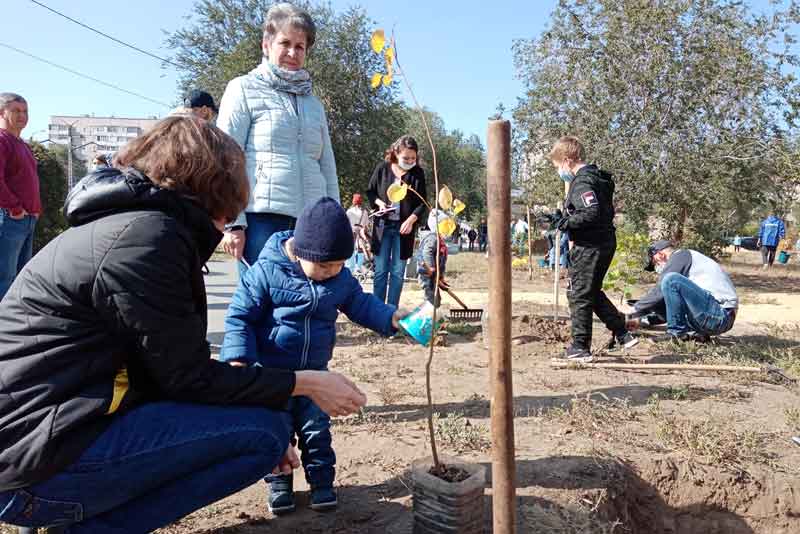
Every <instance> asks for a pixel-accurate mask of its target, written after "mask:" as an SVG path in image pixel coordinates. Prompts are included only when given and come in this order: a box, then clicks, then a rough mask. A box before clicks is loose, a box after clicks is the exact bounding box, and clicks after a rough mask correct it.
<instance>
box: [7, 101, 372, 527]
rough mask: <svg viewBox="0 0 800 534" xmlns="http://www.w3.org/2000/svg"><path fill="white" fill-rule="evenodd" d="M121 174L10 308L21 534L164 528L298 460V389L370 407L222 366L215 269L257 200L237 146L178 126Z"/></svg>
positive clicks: (109, 174)
mask: <svg viewBox="0 0 800 534" xmlns="http://www.w3.org/2000/svg"><path fill="white" fill-rule="evenodd" d="M115 165H116V167H117V168H108V169H103V170H99V171H97V172H95V173H93V174H90V175H89V176H87V177H86V178H84V179H83V180H81V182H80V183H78V184H77V185H76V186H75V188H74V189H73V190H72V191H71V192H70V195H69V198H68V199H67V202H66V205H65V214H66V216H67V219H68V221H69V223H70V226H71V228H69V229H68V230H67V231H65V232H64V233H63V234H61V235H60V236H58V237H57V238H56V239H54V240H53V241H51V242H50V243H49V244H48V245H47V246H46V247H45V248H43V249H42V250H41V251H40V252H39V253H38V254H37V255H36V256H35V257H34V258H33V259H32V260H31V261H30V262H29V263H28V264H27V265H26V266H25V268H24V269H23V270H22V272H21V273H20V274H19V276H18V277H17V279H16V280H15V282H14V283H13V285H12V286H11V289H10V290H9V292H8V294H7V295H6V296H5V298H4V299H3V301H2V303H0V522H3V523H10V524H14V525H19V526H22V527H28V528H24V529H22V531H25V530H29V528H30V527H55V528H51V529H50V530H51V531H55V530H58V531H61V532H71V533H72V532H75V533H78V532H87V533H89V532H91V533H93V534H99V533H105V532H126V533H136V532H150V531H152V530H155V529H156V528H158V527H161V526H163V525H166V524H168V523H170V522H172V521H175V520H176V519H178V518H180V517H182V516H184V515H186V514H188V513H190V512H192V511H194V510H196V509H198V508H201V507H203V506H205V505H207V504H209V503H212V502H214V501H216V500H218V499H221V498H223V497H225V496H227V495H230V494H232V493H235V492H236V491H238V490H240V489H242V488H245V487H247V486H248V485H250V484H252V483H253V482H255V481H257V480H258V479H260V478H262V477H263V476H265V475H267V474H269V473H270V472H272V471H273V470H275V471H282V472H285V473H288V472H290V471H291V469H292V468H294V467H297V466H298V461H297V455H296V454H295V453H294V449H293V448H292V447H291V446H289V431H290V428H289V426H288V425H287V422H286V421H285V420H284V415H283V414H282V412H280V411H275V410H279V409H280V408H281V407H282V406H283V405H284V403H286V401H287V399H289V397H290V396H293V395H306V396H309V397H311V398H312V399H313V400H314V402H316V403H317V404H318V405H319V406H320V407H321V408H322V409H323V410H324V411H326V412H327V413H329V414H331V415H341V414H346V413H351V412H353V411H355V410H357V409H358V408H359V407H360V406H362V405H363V404H364V403H365V402H366V398H365V397H364V395H363V394H362V393H361V392H360V391H359V390H358V389H357V388H356V387H355V386H354V385H353V384H352V382H350V381H349V380H347V379H346V378H345V377H343V376H341V375H338V374H335V373H329V372H314V371H299V372H291V371H284V370H272V369H264V368H259V367H232V366H229V365H227V364H224V363H221V362H218V361H216V360H213V359H211V357H210V352H209V346H208V343H207V342H206V327H207V316H206V292H205V287H204V284H203V275H202V271H201V267H202V265H203V264H204V263H205V262H206V261H207V260H208V259H209V257H210V256H211V253H212V252H213V251H214V249H215V247H216V246H217V244H218V243H219V241H220V239H221V238H222V232H221V231H220V230H221V229H222V228H223V227H224V225H225V223H226V222H228V221H231V220H233V219H235V218H236V216H237V215H238V214H239V212H241V211H242V210H243V209H244V208H245V206H246V205H247V201H248V195H249V193H248V189H249V187H248V181H247V176H246V173H245V163H244V155H243V153H242V151H241V149H240V148H239V147H238V145H237V144H236V143H235V142H234V141H233V139H231V138H230V137H228V136H227V135H226V134H224V133H223V132H222V131H220V130H219V129H217V128H215V127H214V126H212V125H210V124H209V123H207V122H205V121H203V120H201V119H196V118H191V117H170V118H167V119H165V120H163V121H161V122H160V123H158V124H157V125H156V126H155V127H154V128H153V129H152V130H150V131H149V132H147V133H146V134H144V135H143V136H141V137H139V138H137V139H135V140H134V141H132V142H131V143H129V144H128V145H127V146H126V147H125V148H124V149H123V150H122V152H121V153H120V154H119V155H118V157H117V159H116V161H115Z"/></svg>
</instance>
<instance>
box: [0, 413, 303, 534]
mask: <svg viewBox="0 0 800 534" xmlns="http://www.w3.org/2000/svg"><path fill="white" fill-rule="evenodd" d="M288 444H289V426H288V416H287V414H286V413H284V412H277V411H271V410H267V409H265V408H253V407H236V406H230V407H220V406H208V405H202V404H179V403H173V402H158V403H151V404H145V405H143V406H140V407H139V408H135V409H133V410H131V411H130V412H128V413H125V414H122V415H119V416H116V417H115V418H114V421H113V422H112V423H111V425H110V426H109V428H108V429H107V430H106V431H105V432H104V433H103V434H101V435H100V437H99V438H97V440H96V441H95V442H94V443H93V444H92V445H91V446H90V447H89V448H88V449H87V450H86V451H84V452H83V454H82V455H81V457H80V458H79V459H78V460H77V461H76V462H75V463H73V464H72V465H70V466H69V467H67V468H65V469H64V470H63V471H61V472H60V473H58V474H56V475H55V476H53V477H52V478H50V479H48V480H46V481H44V482H41V483H39V484H34V485H32V486H29V487H27V488H24V489H20V490H11V491H6V492H0V522H4V523H10V524H13V525H19V526H28V527H37V526H67V527H68V528H67V532H69V533H70V534H75V533H87V534H89V533H92V534H106V533H114V534H123V533H124V534H134V533H147V532H151V531H153V530H155V529H157V528H159V527H162V526H164V525H167V524H169V523H171V522H173V521H176V520H177V519H180V518H181V517H183V516H185V515H187V514H189V513H191V512H193V511H194V510H197V509H199V508H202V507H204V506H207V505H208V504H211V503H213V502H215V501H217V500H219V499H222V498H223V497H226V496H228V495H231V494H233V493H236V492H237V491H239V490H241V489H243V488H246V487H248V486H250V485H251V484H253V483H254V482H256V481H258V480H259V479H261V478H263V477H264V476H265V475H266V474H267V473H270V472H271V471H272V469H273V468H274V467H275V466H276V465H277V464H278V461H279V460H280V459H281V457H282V456H283V454H284V453H285V452H286V448H287V446H288Z"/></svg>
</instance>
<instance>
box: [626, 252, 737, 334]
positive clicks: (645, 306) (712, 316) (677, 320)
mask: <svg viewBox="0 0 800 534" xmlns="http://www.w3.org/2000/svg"><path fill="white" fill-rule="evenodd" d="M648 256H649V258H650V263H649V264H648V265H647V267H645V270H647V271H656V272H657V273H659V275H660V276H659V279H658V283H657V284H656V285H655V287H654V288H652V289H651V290H650V291H649V292H648V293H647V294H646V295H645V296H644V297H642V298H641V299H640V300H638V301H637V302H636V303H635V304H634V305H633V306H632V307H631V306H624V307H623V309H622V311H623V312H625V313H626V314H627V317H626V319H627V324H628V327H629V328H632V329H633V328H638V327H639V326H641V325H642V323H643V321H644V320H645V318H647V317H649V316H651V315H652V314H658V315H663V316H665V317H666V319H667V334H666V335H665V336H663V337H660V338H658V340H659V341H675V340H679V341H685V340H688V339H695V340H700V341H703V340H706V339H707V338H708V337H709V336H715V335H719V334H722V333H724V332H727V331H728V330H730V329H731V328H732V327H733V323H734V321H735V320H736V311H737V309H738V307H739V298H738V296H737V295H736V288H735V287H734V286H733V282H731V279H730V277H729V276H728V274H727V273H726V272H725V271H723V270H722V267H720V265H719V264H718V263H717V262H715V261H714V260H712V259H711V258H709V257H708V256H705V255H703V254H701V253H700V252H697V251H696V250H691V249H680V248H676V247H674V246H673V244H672V243H671V242H669V241H665V240H662V241H656V242H655V243H653V244H652V245H650V248H649V249H648Z"/></svg>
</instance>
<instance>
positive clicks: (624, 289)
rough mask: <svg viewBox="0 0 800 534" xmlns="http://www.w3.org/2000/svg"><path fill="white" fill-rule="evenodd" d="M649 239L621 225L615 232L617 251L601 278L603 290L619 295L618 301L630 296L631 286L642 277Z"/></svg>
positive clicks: (646, 259) (646, 260) (645, 235)
mask: <svg viewBox="0 0 800 534" xmlns="http://www.w3.org/2000/svg"><path fill="white" fill-rule="evenodd" d="M649 244H650V240H649V239H648V237H647V234H644V233H641V232H639V233H637V232H635V231H632V230H631V229H630V227H625V226H623V227H622V228H620V229H619V231H618V232H617V252H616V254H614V259H613V260H611V265H610V266H609V269H608V274H607V275H606V278H605V280H603V291H607V292H611V293H612V294H614V295H616V296H618V297H619V300H620V302H622V300H623V299H625V298H630V297H631V291H632V290H633V286H634V285H635V284H636V283H638V282H639V281H640V279H641V277H642V274H643V269H644V267H645V266H646V265H647V262H648V261H649V260H648V256H647V247H648V245H649Z"/></svg>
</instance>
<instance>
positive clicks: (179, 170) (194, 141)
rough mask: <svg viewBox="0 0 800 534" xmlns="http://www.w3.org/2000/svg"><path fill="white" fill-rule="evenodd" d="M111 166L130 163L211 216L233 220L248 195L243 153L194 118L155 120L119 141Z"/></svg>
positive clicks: (122, 165) (222, 135) (245, 205)
mask: <svg viewBox="0 0 800 534" xmlns="http://www.w3.org/2000/svg"><path fill="white" fill-rule="evenodd" d="M114 166H115V167H118V168H120V169H122V168H125V167H133V168H134V169H137V170H139V171H140V172H142V173H144V174H145V175H146V176H147V177H148V178H149V179H150V181H152V182H153V183H154V184H156V185H158V186H161V187H163V188H164V189H171V190H174V191H177V192H179V193H182V194H185V195H189V196H191V197H193V198H194V199H195V200H196V201H197V202H199V203H200V205H201V206H203V207H204V208H205V209H206V210H207V211H208V213H209V214H210V215H211V217H212V218H214V219H224V220H226V221H233V220H234V219H236V217H237V216H238V215H239V213H241V212H242V211H243V210H244V208H245V207H247V202H248V200H249V198H250V182H249V181H248V179H247V171H246V169H245V159H244V152H242V149H241V148H240V147H239V145H238V144H236V141H234V140H233V138H231V137H230V136H228V135H227V134H226V133H224V132H223V131H222V130H220V129H219V128H217V127H216V126H213V125H212V124H210V123H208V122H207V121H204V120H202V119H198V118H197V117H189V116H187V117H180V116H173V117H167V118H166V119H164V120H162V121H160V122H159V123H157V124H156V125H155V126H154V127H153V128H152V129H150V130H148V131H147V132H146V133H144V134H143V135H141V136H139V137H137V138H136V139H134V140H133V141H131V142H130V143H128V144H127V145H125V147H124V148H123V149H122V150H121V151H120V153H119V154H118V155H117V157H116V158H114Z"/></svg>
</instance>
